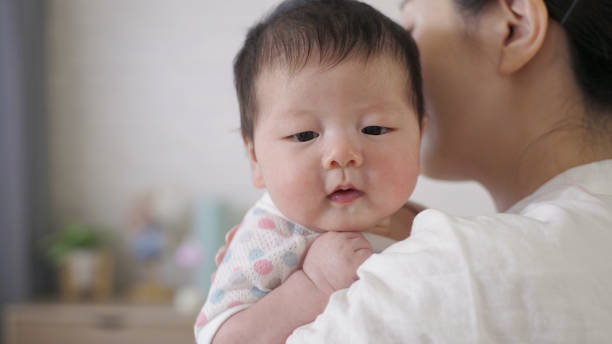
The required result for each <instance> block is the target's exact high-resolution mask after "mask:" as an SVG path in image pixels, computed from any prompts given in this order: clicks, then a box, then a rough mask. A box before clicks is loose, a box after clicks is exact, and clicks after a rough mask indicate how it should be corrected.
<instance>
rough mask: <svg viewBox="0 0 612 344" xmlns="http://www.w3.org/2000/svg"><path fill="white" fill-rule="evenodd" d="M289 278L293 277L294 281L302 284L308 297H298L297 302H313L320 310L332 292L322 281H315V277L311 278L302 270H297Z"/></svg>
mask: <svg viewBox="0 0 612 344" xmlns="http://www.w3.org/2000/svg"><path fill="white" fill-rule="evenodd" d="M289 279H294V280H295V282H296V283H298V284H299V285H302V286H303V288H304V289H305V290H304V293H305V294H306V295H307V296H308V297H302V298H300V300H299V302H304V303H308V304H310V303H311V302H314V303H315V304H317V305H319V306H320V309H321V311H322V310H323V309H324V308H325V306H326V305H327V301H328V300H329V296H330V295H331V294H332V293H333V292H334V291H333V290H331V288H325V287H324V285H323V284H322V283H317V281H316V279H313V278H311V276H309V275H308V274H307V273H306V272H305V271H304V270H297V271H296V272H294V273H293V274H292V275H291V276H289Z"/></svg>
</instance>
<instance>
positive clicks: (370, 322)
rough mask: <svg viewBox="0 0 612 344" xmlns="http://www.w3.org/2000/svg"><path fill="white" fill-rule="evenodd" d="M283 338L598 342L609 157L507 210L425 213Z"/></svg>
mask: <svg viewBox="0 0 612 344" xmlns="http://www.w3.org/2000/svg"><path fill="white" fill-rule="evenodd" d="M358 275H359V277H360V280H359V281H357V282H355V283H354V284H353V285H352V286H351V287H350V288H349V289H344V290H340V291H338V292H336V293H334V294H333V295H332V297H331V299H330V302H329V304H328V305H327V308H326V309H325V312H324V313H323V314H321V315H320V316H319V317H317V319H316V320H315V321H314V322H313V323H311V324H308V325H305V326H303V327H301V328H298V329H297V330H295V331H294V333H293V335H292V336H291V337H290V338H289V339H288V341H287V342H288V343H291V344H298V343H510V342H512V343H609V342H611V341H612V160H605V161H600V162H596V163H591V164H588V165H583V166H579V167H576V168H573V169H570V170H568V171H566V172H564V173H562V174H560V175H559V176H557V177H555V178H553V179H552V180H550V181H549V182H547V183H546V184H544V185H543V186H542V187H540V188H539V189H538V190H537V191H536V192H535V193H533V194H532V195H531V196H529V197H527V198H525V199H523V200H522V201H520V202H519V203H517V204H516V205H515V206H514V207H512V208H511V209H510V210H509V211H508V212H506V213H502V214H496V215H491V216H479V217H455V216H449V215H447V214H444V213H443V212H440V211H436V210H426V211H424V212H422V213H421V214H419V215H418V216H417V218H416V219H415V222H414V225H413V230H412V235H411V237H410V238H408V239H406V240H404V241H401V242H398V243H396V244H394V245H393V246H391V247H389V248H388V249H386V250H385V251H383V252H382V253H381V254H375V255H373V256H372V257H371V258H370V259H368V260H367V261H366V262H365V263H364V264H363V265H362V266H361V267H360V268H359V270H358Z"/></svg>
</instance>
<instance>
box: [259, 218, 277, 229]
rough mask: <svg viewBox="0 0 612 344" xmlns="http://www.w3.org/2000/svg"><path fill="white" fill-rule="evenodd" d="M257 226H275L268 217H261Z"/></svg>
mask: <svg viewBox="0 0 612 344" xmlns="http://www.w3.org/2000/svg"><path fill="white" fill-rule="evenodd" d="M257 227H259V228H261V229H274V228H276V226H275V225H274V221H272V220H271V219H269V218H265V217H264V218H263V219H261V220H259V222H257Z"/></svg>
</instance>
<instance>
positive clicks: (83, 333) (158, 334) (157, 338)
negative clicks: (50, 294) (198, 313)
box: [3, 303, 195, 344]
mask: <svg viewBox="0 0 612 344" xmlns="http://www.w3.org/2000/svg"><path fill="white" fill-rule="evenodd" d="M194 321H195V315H184V314H180V313H178V312H176V311H175V310H174V309H173V308H172V307H171V306H170V305H151V306H149V305H129V304H128V305H125V304H63V303H40V304H23V305H11V306H7V307H5V309H4V319H3V322H4V330H3V332H4V338H5V340H4V343H6V344H43V343H44V344H55V343H57V344H83V343H88V344H123V343H126V344H127V343H130V344H139V343H143V344H144V343H147V344H157V343H160V344H161V343H164V344H166V343H172V344H175V343H176V344H179V343H189V344H191V343H194V342H195V340H194V336H193V327H192V326H193V323H194Z"/></svg>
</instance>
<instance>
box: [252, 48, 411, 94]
mask: <svg viewBox="0 0 612 344" xmlns="http://www.w3.org/2000/svg"><path fill="white" fill-rule="evenodd" d="M333 76H339V78H344V79H346V78H348V79H351V78H353V79H355V82H358V83H367V82H368V81H369V80H368V78H371V79H372V78H373V79H376V81H377V82H379V83H381V82H382V83H394V85H395V87H393V88H390V89H389V92H391V93H395V92H398V93H400V94H402V95H405V96H406V98H407V99H409V100H410V101H411V103H412V99H413V97H414V93H415V90H414V88H413V86H412V78H411V76H410V71H409V69H408V68H407V66H405V63H403V62H402V61H400V59H399V58H398V57H396V56H393V55H391V54H377V55H374V56H361V55H357V56H347V57H346V58H344V59H342V60H339V61H334V60H329V61H327V60H321V59H320V58H318V57H311V58H310V59H308V60H307V61H303V62H302V63H300V64H289V63H287V62H286V60H283V59H282V58H279V59H277V61H275V62H273V63H269V64H268V65H265V66H262V67H261V68H260V71H259V73H258V75H257V77H256V80H255V83H254V86H255V89H254V91H255V92H254V94H255V96H256V98H259V97H261V96H262V95H264V94H265V93H266V92H269V89H270V88H271V87H272V88H275V89H276V88H277V87H284V88H286V89H288V88H290V87H295V85H296V84H301V85H302V86H303V87H308V86H311V87H320V86H325V82H326V81H328V80H329V79H333ZM397 80H400V82H399V84H398V81H397ZM347 86H348V87H350V86H351V85H347V84H342V86H338V87H347Z"/></svg>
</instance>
